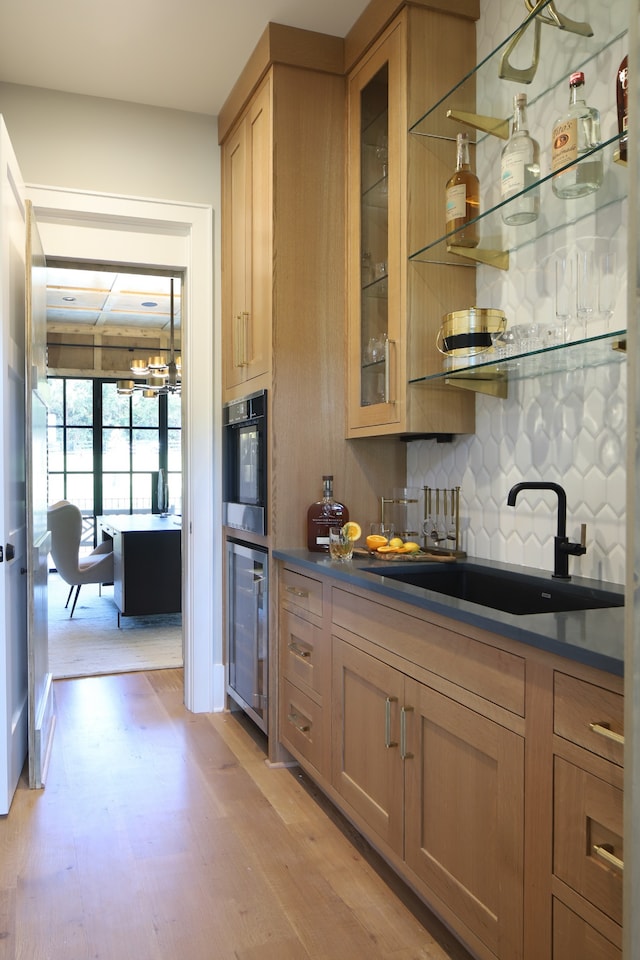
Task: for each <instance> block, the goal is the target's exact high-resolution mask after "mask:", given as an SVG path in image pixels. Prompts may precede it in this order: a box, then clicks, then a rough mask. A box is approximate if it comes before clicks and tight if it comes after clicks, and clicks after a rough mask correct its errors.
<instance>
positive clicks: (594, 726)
mask: <svg viewBox="0 0 640 960" xmlns="http://www.w3.org/2000/svg"><path fill="white" fill-rule="evenodd" d="M589 729H590V730H593V732H594V733H597V734H598V736H600V737H604V738H605V739H606V740H613V742H614V743H619V744H620V745H621V746H624V734H622V733H616V732H615V730H612V729H611V728H610V726H609V724H608V723H605V722H602V723H590V724H589Z"/></svg>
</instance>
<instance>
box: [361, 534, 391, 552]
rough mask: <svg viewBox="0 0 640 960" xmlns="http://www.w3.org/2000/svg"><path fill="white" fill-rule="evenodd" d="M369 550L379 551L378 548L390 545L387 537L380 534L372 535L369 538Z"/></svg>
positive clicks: (367, 541)
mask: <svg viewBox="0 0 640 960" xmlns="http://www.w3.org/2000/svg"><path fill="white" fill-rule="evenodd" d="M366 543H367V550H377V549H378V547H384V546H386V544H387V543H388V540H387V538H386V537H383V536H382V534H380V533H372V534H370V535H369V536H368V537H367V540H366Z"/></svg>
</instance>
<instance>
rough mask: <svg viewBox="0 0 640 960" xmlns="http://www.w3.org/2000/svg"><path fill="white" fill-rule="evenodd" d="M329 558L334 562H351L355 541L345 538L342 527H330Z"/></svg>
mask: <svg viewBox="0 0 640 960" xmlns="http://www.w3.org/2000/svg"><path fill="white" fill-rule="evenodd" d="M329 556H330V557H331V559H332V560H351V558H352V557H353V540H350V539H349V537H347V536H345V535H344V533H343V532H342V527H329Z"/></svg>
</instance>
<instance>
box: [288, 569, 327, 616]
mask: <svg viewBox="0 0 640 960" xmlns="http://www.w3.org/2000/svg"><path fill="white" fill-rule="evenodd" d="M280 599H281V601H282V602H283V603H287V604H292V605H293V606H296V607H299V608H300V609H301V610H306V611H307V613H313V614H315V615H316V616H318V617H321V616H322V583H321V581H320V580H312V578H311V577H305V576H304V575H303V574H302V573H296V572H295V571H294V570H289V569H288V568H287V567H284V568H283V569H282V570H281V573H280Z"/></svg>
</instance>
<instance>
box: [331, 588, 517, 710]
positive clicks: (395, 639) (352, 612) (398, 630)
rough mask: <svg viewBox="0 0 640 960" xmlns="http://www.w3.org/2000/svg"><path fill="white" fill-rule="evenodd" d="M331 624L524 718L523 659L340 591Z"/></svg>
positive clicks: (335, 594) (336, 592) (334, 601)
mask: <svg viewBox="0 0 640 960" xmlns="http://www.w3.org/2000/svg"><path fill="white" fill-rule="evenodd" d="M332 610H333V622H334V623H335V624H337V625H338V626H340V627H344V628H345V629H346V630H349V631H350V632H351V633H355V634H356V635H357V636H359V637H364V638H366V639H367V640H369V641H370V642H371V643H375V644H377V645H378V646H380V647H382V648H384V649H388V650H391V651H393V652H394V653H395V654H397V655H398V656H400V657H403V658H404V659H405V660H408V661H409V662H410V663H415V664H417V665H418V666H421V667H423V668H425V669H426V670H430V671H431V672H432V673H434V674H437V675H438V676H440V677H443V678H445V679H446V680H449V681H451V683H454V684H456V685H457V686H459V687H462V688H463V689H465V690H469V691H470V692H472V693H474V694H476V695H477V696H480V697H482V698H483V699H484V700H489V701H491V702H492V703H495V704H497V705H498V706H501V707H503V708H504V709H505V710H509V711H510V712H511V713H515V714H517V715H518V716H521V717H523V716H524V711H525V702H524V674H525V670H524V665H525V661H524V659H523V658H522V657H518V656H515V655H514V654H512V653H508V652H507V651H505V650H500V649H498V648H497V647H492V646H490V645H489V644H488V643H482V642H480V641H479V640H474V639H472V638H471V637H465V636H464V635H463V634H461V633H457V632H456V631H455V630H448V629H447V628H445V627H442V626H440V625H439V624H437V623H431V622H429V621H427V620H423V619H421V618H420V617H414V616H411V615H410V614H408V613H403V612H401V611H399V610H396V609H394V608H393V607H387V606H385V605H384V604H382V603H377V602H376V601H374V600H369V599H368V598H365V597H358V596H355V595H354V594H350V593H347V592H346V591H345V590H340V589H338V588H337V587H334V588H333V591H332Z"/></svg>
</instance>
